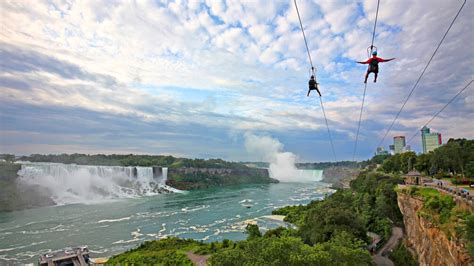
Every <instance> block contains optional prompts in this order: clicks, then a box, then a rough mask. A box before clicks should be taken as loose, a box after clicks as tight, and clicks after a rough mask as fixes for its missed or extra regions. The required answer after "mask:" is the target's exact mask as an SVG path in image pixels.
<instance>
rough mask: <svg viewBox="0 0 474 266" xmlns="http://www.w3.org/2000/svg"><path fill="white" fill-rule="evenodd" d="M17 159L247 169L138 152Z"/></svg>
mask: <svg viewBox="0 0 474 266" xmlns="http://www.w3.org/2000/svg"><path fill="white" fill-rule="evenodd" d="M2 157H3V158H4V159H5V160H7V161H11V160H14V159H15V156H14V155H11V154H3V155H2ZM17 160H20V161H30V162H51V163H64V164H72V163H74V164H81V165H110V166H162V167H170V168H180V167H196V168H228V169H246V168H248V167H247V166H245V165H244V164H242V163H237V162H228V161H224V160H222V159H207V160H206V159H187V158H177V157H173V156H170V155H136V154H128V155H121V154H111V155H106V154H95V155H89V154H79V153H74V154H48V155H43V154H32V155H29V156H22V157H20V158H18V159H17Z"/></svg>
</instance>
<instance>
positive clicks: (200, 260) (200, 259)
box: [186, 251, 210, 266]
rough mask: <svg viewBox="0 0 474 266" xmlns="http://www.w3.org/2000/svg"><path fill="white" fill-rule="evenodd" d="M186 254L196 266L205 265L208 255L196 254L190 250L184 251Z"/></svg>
mask: <svg viewBox="0 0 474 266" xmlns="http://www.w3.org/2000/svg"><path fill="white" fill-rule="evenodd" d="M186 256H188V258H189V259H190V260H191V261H192V262H193V263H194V265H196V266H206V262H207V259H208V258H209V257H210V255H197V254H194V253H193V252H191V251H188V252H186Z"/></svg>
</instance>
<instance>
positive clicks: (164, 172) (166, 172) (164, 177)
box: [161, 167, 168, 185]
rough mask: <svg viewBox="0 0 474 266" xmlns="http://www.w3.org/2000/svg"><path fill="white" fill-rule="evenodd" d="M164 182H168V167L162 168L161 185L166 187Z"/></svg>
mask: <svg viewBox="0 0 474 266" xmlns="http://www.w3.org/2000/svg"><path fill="white" fill-rule="evenodd" d="M166 180H168V167H163V178H162V179H161V184H162V185H166Z"/></svg>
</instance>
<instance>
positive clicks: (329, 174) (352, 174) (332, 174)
mask: <svg viewBox="0 0 474 266" xmlns="http://www.w3.org/2000/svg"><path fill="white" fill-rule="evenodd" d="M359 173H360V169H359V168H349V167H339V166H335V167H329V168H326V169H324V173H323V180H322V181H323V182H326V183H330V184H332V185H333V187H335V188H349V184H350V182H351V180H354V179H355V178H356V177H357V175H358V174H359Z"/></svg>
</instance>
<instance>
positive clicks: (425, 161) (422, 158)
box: [415, 153, 432, 174]
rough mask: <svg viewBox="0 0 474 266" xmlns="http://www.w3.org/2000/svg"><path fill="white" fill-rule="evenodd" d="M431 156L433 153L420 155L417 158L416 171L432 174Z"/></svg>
mask: <svg viewBox="0 0 474 266" xmlns="http://www.w3.org/2000/svg"><path fill="white" fill-rule="evenodd" d="M431 154H432V153H423V154H420V155H418V157H417V158H416V163H415V169H416V170H418V171H420V172H423V173H425V174H430V168H431V163H430V160H431Z"/></svg>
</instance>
